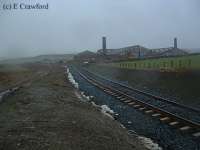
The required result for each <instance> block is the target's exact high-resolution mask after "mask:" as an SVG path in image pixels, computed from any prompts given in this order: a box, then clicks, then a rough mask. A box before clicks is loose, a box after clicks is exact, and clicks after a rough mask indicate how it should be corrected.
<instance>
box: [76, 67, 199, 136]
mask: <svg viewBox="0 0 200 150" xmlns="http://www.w3.org/2000/svg"><path fill="white" fill-rule="evenodd" d="M76 71H77V72H78V74H79V75H80V76H81V77H82V78H83V79H85V80H86V81H87V82H89V83H90V84H92V85H94V86H95V87H97V88H99V89H100V90H102V91H104V92H105V93H106V94H108V95H111V96H113V97H115V98H116V99H118V100H120V101H121V102H123V103H126V104H127V105H129V106H131V107H133V108H134V109H137V110H139V111H142V112H143V113H145V114H146V115H150V116H151V117H154V118H156V119H159V120H160V121H161V122H163V123H165V124H168V125H169V126H171V127H173V128H176V129H178V130H180V131H182V132H186V133H189V134H191V135H192V136H194V137H197V138H199V137H200V124H199V122H198V121H197V120H196V119H192V118H191V116H190V115H191V114H196V115H198V114H199V111H198V110H196V109H193V108H190V107H186V106H184V105H181V104H178V103H175V102H172V101H168V100H166V99H163V100H162V98H161V97H156V96H154V95H150V96H149V94H148V93H146V94H143V93H145V92H143V91H134V90H132V88H131V89H130V88H129V87H127V86H125V85H122V84H119V83H116V82H113V81H111V80H107V79H104V78H102V77H99V76H96V75H95V74H93V73H91V72H88V71H87V70H83V69H79V70H76ZM108 81H109V82H111V83H112V84H110V83H109V82H108ZM137 92H138V93H140V96H138V95H137ZM134 94H136V95H137V96H134ZM142 94H143V96H141V95H142ZM144 96H147V97H148V96H149V97H151V99H147V100H146V99H145V98H144ZM153 98H154V100H152V99H153ZM156 100H157V101H159V104H155V101H156ZM152 101H154V103H153V102H152ZM163 103H165V105H164V106H163ZM170 106H171V107H174V108H173V109H166V108H167V107H170ZM174 109H178V111H175V110H174ZM179 109H180V110H182V111H183V110H185V111H186V110H187V111H190V112H187V111H186V112H187V113H189V114H190V115H189V116H190V117H186V116H184V115H183V114H184V113H180V110H179ZM179 113H180V114H179Z"/></svg>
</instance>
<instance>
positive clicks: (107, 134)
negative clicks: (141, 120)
mask: <svg viewBox="0 0 200 150" xmlns="http://www.w3.org/2000/svg"><path fill="white" fill-rule="evenodd" d="M34 67H35V68H37V67H38V68H40V66H39V65H38V66H34ZM46 67H47V68H48V69H45V70H44V69H43V71H42V73H41V74H40V75H41V77H40V78H38V79H37V80H34V81H32V82H29V83H27V84H25V85H24V86H23V87H22V88H21V89H20V90H19V91H17V92H16V93H15V94H14V95H12V96H9V97H8V98H7V99H6V101H4V102H3V103H1V104H0V150H15V149H20V150H38V149H39V150H42V149H44V150H47V149H50V150H57V149H59V150H63V149H66V150H144V149H145V148H144V146H143V145H142V144H141V143H140V142H139V141H138V140H137V139H136V138H134V137H131V138H130V137H129V136H128V134H127V132H126V130H125V129H123V128H121V127H120V125H119V124H118V123H117V122H116V121H114V120H111V119H110V118H108V117H107V116H105V115H103V114H102V113H100V111H99V110H98V109H97V108H95V107H93V106H92V105H90V104H88V103H85V102H82V101H80V100H79V99H78V98H77V97H76V95H75V94H74V90H75V89H73V88H72V86H71V84H70V83H69V82H68V81H67V80H66V77H65V76H64V68H62V67H61V66H60V65H55V64H54V65H51V66H46Z"/></svg>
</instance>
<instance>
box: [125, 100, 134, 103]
mask: <svg viewBox="0 0 200 150" xmlns="http://www.w3.org/2000/svg"><path fill="white" fill-rule="evenodd" d="M130 102H132V100H126V101H124V103H130Z"/></svg>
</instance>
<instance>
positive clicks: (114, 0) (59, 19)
mask: <svg viewBox="0 0 200 150" xmlns="http://www.w3.org/2000/svg"><path fill="white" fill-rule="evenodd" d="M9 2H12V3H13V2H24V3H29V4H30V3H32V4H35V3H36V2H39V3H41V4H43V3H44V4H45V3H48V4H49V9H48V10H3V9H2V5H3V4H5V3H9ZM199 8H200V1H199V0H58V1H56V0H40V1H39V0H38V1H35V0H30V1H29V0H10V1H9V0H0V57H25V56H35V55H40V54H63V53H76V52H79V51H83V50H91V51H96V50H97V49H100V48H101V37H102V36H106V37H107V45H108V48H120V47H125V46H131V45H136V44H139V45H143V46H145V47H147V48H159V47H170V46H172V44H173V38H174V37H177V38H178V43H179V47H180V48H200V42H199V39H200V30H199V27H200V19H199V16H200V9H199Z"/></svg>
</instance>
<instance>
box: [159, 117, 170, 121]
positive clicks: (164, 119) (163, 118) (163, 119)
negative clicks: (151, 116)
mask: <svg viewBox="0 0 200 150" xmlns="http://www.w3.org/2000/svg"><path fill="white" fill-rule="evenodd" d="M169 120H170V118H169V117H162V118H160V121H169Z"/></svg>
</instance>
